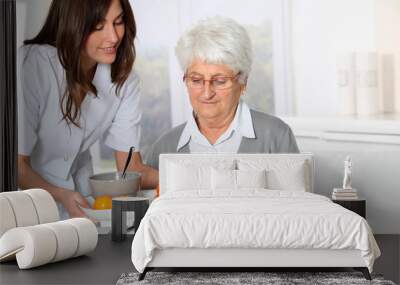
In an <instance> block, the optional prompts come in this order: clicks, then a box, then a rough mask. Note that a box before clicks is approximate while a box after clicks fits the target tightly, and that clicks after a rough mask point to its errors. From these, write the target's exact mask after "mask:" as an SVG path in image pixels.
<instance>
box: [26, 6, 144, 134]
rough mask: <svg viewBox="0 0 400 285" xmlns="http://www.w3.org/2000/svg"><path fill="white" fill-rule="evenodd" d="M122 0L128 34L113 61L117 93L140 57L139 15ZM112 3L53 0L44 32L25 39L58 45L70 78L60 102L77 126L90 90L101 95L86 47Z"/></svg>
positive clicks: (64, 113)
mask: <svg viewBox="0 0 400 285" xmlns="http://www.w3.org/2000/svg"><path fill="white" fill-rule="evenodd" d="M119 1H120V3H121V7H122V10H123V13H124V14H123V18H124V22H125V34H124V37H123V39H122V41H121V44H120V46H119V47H118V50H117V55H116V59H115V61H114V62H113V63H112V65H111V81H112V82H113V83H114V84H115V85H116V95H118V92H119V90H120V88H121V87H122V85H123V84H124V82H125V81H126V79H127V78H128V76H129V73H130V72H131V70H132V66H133V63H134V61H135V57H136V52H135V46H134V39H135V36H136V23H135V18H134V16H133V12H132V9H131V6H130V4H129V1H128V0H119ZM111 3H112V0H82V1H78V0H53V2H52V3H51V6H50V9H49V14H48V16H47V19H46V21H45V23H44V25H43V27H42V29H41V30H40V32H39V33H38V34H37V35H36V37H34V38H33V39H30V40H26V41H24V44H48V45H52V46H54V47H56V48H57V52H58V57H59V59H60V62H61V64H62V66H63V67H64V69H65V76H66V82H67V87H66V90H65V93H64V94H63V96H62V99H61V102H60V107H61V111H62V114H63V119H64V120H66V122H67V123H68V124H70V123H72V124H74V125H75V126H77V127H80V125H79V118H80V112H81V105H82V102H83V100H84V98H85V95H86V93H88V92H92V93H93V94H95V95H96V96H97V90H96V87H95V86H94V85H93V84H92V82H91V80H92V79H91V77H90V76H88V75H87V74H85V73H84V72H83V70H82V66H81V55H82V50H83V49H84V47H85V42H86V39H87V38H88V36H89V35H90V34H91V33H92V32H93V31H94V29H95V27H96V25H97V24H98V23H99V22H100V21H102V20H103V19H104V18H105V16H106V14H107V12H108V9H109V7H110V5H111Z"/></svg>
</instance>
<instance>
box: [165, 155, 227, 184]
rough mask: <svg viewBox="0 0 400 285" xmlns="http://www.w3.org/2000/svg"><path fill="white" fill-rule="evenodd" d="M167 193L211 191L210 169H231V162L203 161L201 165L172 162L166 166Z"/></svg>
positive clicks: (187, 162)
mask: <svg viewBox="0 0 400 285" xmlns="http://www.w3.org/2000/svg"><path fill="white" fill-rule="evenodd" d="M166 167H167V181H166V185H167V191H185V190H193V189H197V190H204V189H206V190H209V189H211V188H212V187H211V172H212V169H213V168H214V169H233V168H234V162H233V161H216V162H215V163H212V162H209V165H208V164H207V161H206V160H205V161H204V162H203V163H191V162H190V161H174V162H169V163H168V164H167V165H166Z"/></svg>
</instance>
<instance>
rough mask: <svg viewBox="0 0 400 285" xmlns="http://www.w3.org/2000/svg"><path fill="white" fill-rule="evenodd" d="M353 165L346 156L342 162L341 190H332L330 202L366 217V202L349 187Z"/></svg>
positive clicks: (355, 190)
mask: <svg viewBox="0 0 400 285" xmlns="http://www.w3.org/2000/svg"><path fill="white" fill-rule="evenodd" d="M352 168H353V163H352V161H351V157H350V156H347V157H346V160H345V161H344V175H343V186H342V188H334V189H333V193H332V201H333V202H334V203H336V204H339V205H341V206H342V207H344V208H346V209H348V210H350V211H353V212H354V213H357V214H359V215H360V216H361V217H363V218H365V217H366V210H365V208H366V201H365V199H359V197H358V193H357V189H354V188H353V187H352V186H351V183H352Z"/></svg>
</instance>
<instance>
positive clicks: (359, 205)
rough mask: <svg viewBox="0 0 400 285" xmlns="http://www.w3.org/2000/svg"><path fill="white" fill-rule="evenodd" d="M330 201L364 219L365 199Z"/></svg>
mask: <svg viewBox="0 0 400 285" xmlns="http://www.w3.org/2000/svg"><path fill="white" fill-rule="evenodd" d="M332 201H333V202H334V203H336V204H339V205H340V206H342V207H344V208H346V209H348V210H350V211H353V212H354V213H356V214H359V215H360V216H361V217H363V218H364V219H365V218H366V200H365V199H354V200H336V199H332Z"/></svg>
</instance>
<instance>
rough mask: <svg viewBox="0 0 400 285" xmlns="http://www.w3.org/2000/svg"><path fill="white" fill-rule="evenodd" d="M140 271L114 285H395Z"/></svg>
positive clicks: (306, 276) (336, 275)
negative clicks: (141, 273)
mask: <svg viewBox="0 0 400 285" xmlns="http://www.w3.org/2000/svg"><path fill="white" fill-rule="evenodd" d="M138 276H139V273H127V274H122V275H121V277H120V278H119V279H118V281H117V285H134V284H140V285H144V284H157V285H163V284H171V285H178V284H179V285H186V284H213V285H217V284H223V285H233V284H238V285H239V284H240V285H245V284H252V285H253V284H267V285H278V284H279V285H281V284H282V285H297V284H318V285H319V284H328V285H347V284H348V285H350V284H352V285H353V284H356V285H358V284H368V285H371V284H374V285H375V284H376V285H378V284H379V285H395V283H393V282H392V281H388V280H384V279H383V277H382V276H381V275H374V274H372V278H373V279H372V281H368V280H366V279H365V278H364V276H363V275H362V273H360V272H154V271H150V272H148V273H147V274H146V277H145V279H144V280H142V281H138Z"/></svg>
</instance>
